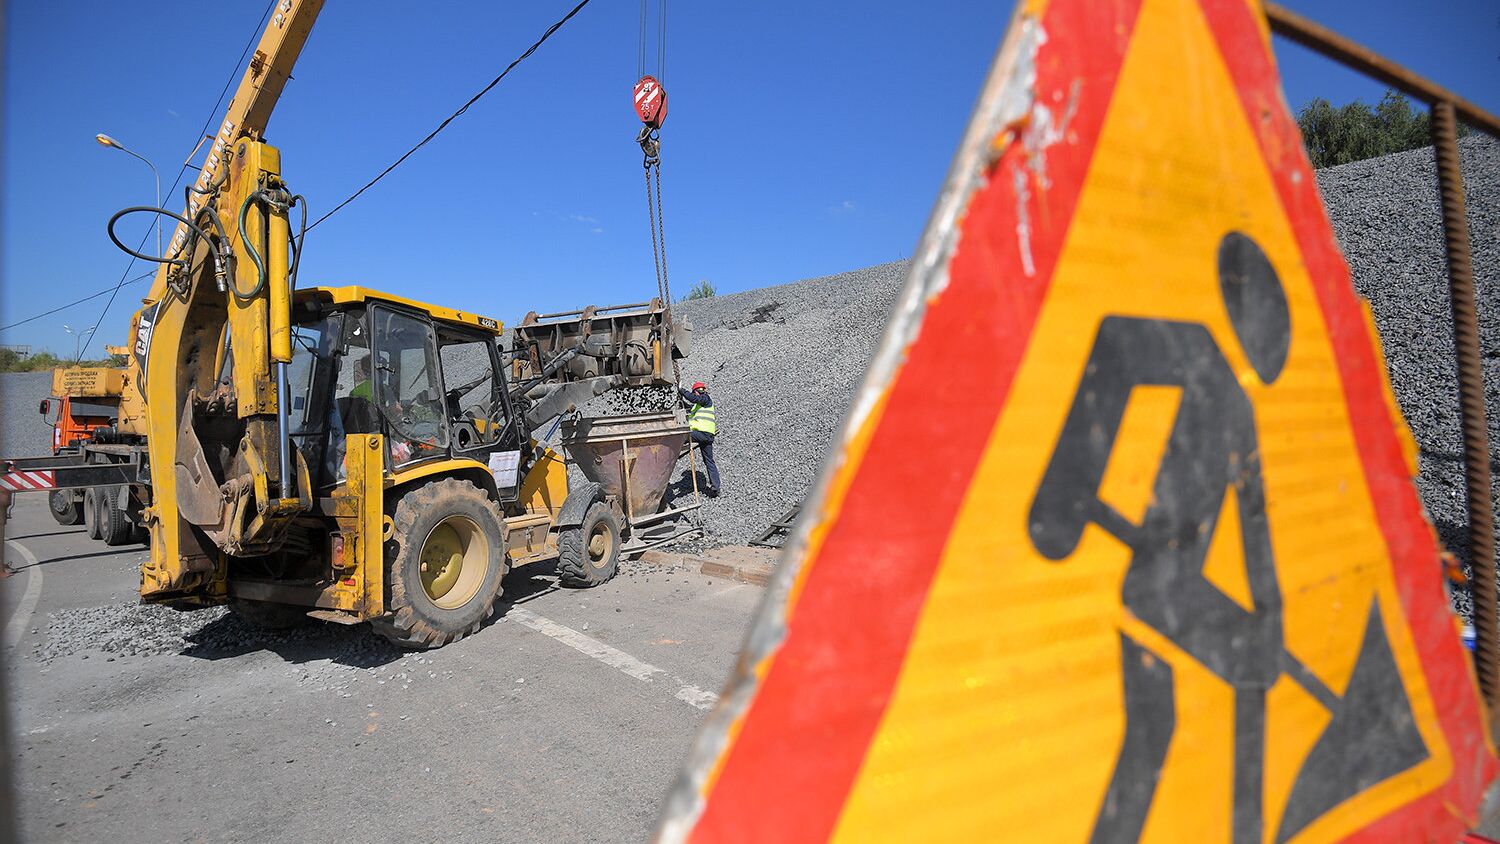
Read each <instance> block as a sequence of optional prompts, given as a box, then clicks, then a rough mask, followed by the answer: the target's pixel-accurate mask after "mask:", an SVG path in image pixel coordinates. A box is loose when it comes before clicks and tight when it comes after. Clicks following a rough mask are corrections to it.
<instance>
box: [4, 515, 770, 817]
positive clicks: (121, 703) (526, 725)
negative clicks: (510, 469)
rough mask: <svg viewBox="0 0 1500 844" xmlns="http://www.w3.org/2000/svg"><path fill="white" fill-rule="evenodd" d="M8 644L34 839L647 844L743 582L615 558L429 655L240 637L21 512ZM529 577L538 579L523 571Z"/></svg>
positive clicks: (15, 756) (733, 639)
mask: <svg viewBox="0 0 1500 844" xmlns="http://www.w3.org/2000/svg"><path fill="white" fill-rule="evenodd" d="M8 539H9V541H8V542H7V546H6V549H5V552H6V559H7V560H8V561H9V562H10V564H11V565H12V566H13V567H15V568H17V569H19V574H17V575H16V576H13V577H10V578H8V579H4V580H0V646H3V647H4V648H6V651H7V653H8V657H9V658H8V662H7V664H6V668H5V671H6V672H7V677H6V680H7V686H8V688H9V694H10V698H11V701H12V707H11V708H12V714H13V717H12V720H11V727H12V744H11V747H10V751H11V754H12V759H11V761H12V763H13V771H14V773H15V777H16V780H17V782H16V791H17V794H16V797H17V801H16V802H17V803H18V804H19V809H20V824H21V827H22V829H21V833H22V840H26V841H99V840H111V841H120V842H130V841H150V842H158V841H251V840H253V841H297V842H301V841H312V840H345V841H409V842H425V841H436V840H447V841H585V840H586V841H641V840H644V839H646V838H648V837H649V835H650V833H651V831H652V829H654V826H655V821H656V815H657V811H658V808H659V806H660V804H661V800H662V797H663V795H664V794H665V793H666V790H667V788H668V786H669V785H670V784H671V781H672V779H673V777H674V776H675V774H676V771H677V768H678V765H679V764H680V762H681V760H682V759H683V757H684V755H685V753H686V751H687V748H688V745H689V743H690V742H691V740H692V737H693V735H694V733H695V731H696V729H697V727H698V724H699V723H700V721H701V720H702V718H703V717H704V715H705V714H706V711H707V707H709V706H711V705H712V701H713V692H716V691H717V690H718V689H719V688H720V686H721V684H722V683H723V681H724V679H725V677H726V676H727V675H728V673H729V670H730V668H731V666H732V664H733V662H734V658H735V654H736V652H737V650H738V648H739V647H740V640H741V637H742V634H743V631H744V628H745V625H746V623H747V621H748V617H749V615H750V613H751V611H752V610H753V608H754V606H755V604H756V602H757V600H758V599H759V597H760V594H761V591H762V590H761V589H760V588H758V587H755V586H748V585H744V584H737V583H732V582H729V581H725V580H719V579H712V578H708V577H705V576H704V575H702V574H698V573H689V572H687V571H684V570H667V569H662V568H657V567H652V566H649V565H645V564H630V563H627V564H624V565H623V566H622V570H621V575H620V576H619V577H617V578H615V579H614V580H613V581H611V582H609V583H607V584H605V585H603V586H601V587H599V588H596V589H592V590H586V591H579V590H564V589H558V588H557V587H556V582H555V578H553V577H552V574H551V572H550V570H543V571H541V572H538V573H535V574H528V573H527V571H528V570H527V569H521V570H520V571H518V572H516V573H513V574H512V575H511V577H509V578H507V580H506V582H505V593H506V595H505V597H504V598H502V605H501V606H500V607H499V609H498V611H497V613H496V618H495V620H493V621H492V622H491V623H490V624H489V625H488V626H487V627H485V628H484V629H483V630H481V631H480V632H479V633H478V634H477V635H475V636H472V637H470V638H469V639H466V640H464V641H461V642H458V643H456V644H453V645H449V646H448V647H446V648H442V649H440V650H437V651H432V652H425V653H420V654H418V653H412V652H405V651H398V650H396V649H394V648H390V647H388V646H386V645H385V644H384V642H382V641H380V640H378V639H375V637H374V636H373V634H370V633H369V632H368V631H366V630H365V629H364V627H363V626H360V627H353V628H343V627H336V626H333V625H322V624H320V625H317V626H314V627H312V628H308V629H306V630H301V631H297V632H296V633H294V634H292V635H279V636H255V635H249V636H247V635H245V631H244V629H243V628H242V627H240V626H238V625H239V622H238V620H237V619H235V618H234V617H232V616H230V617H226V616H224V615H223V614H222V611H220V610H209V611H202V612H197V613H186V614H184V613H176V612H171V611H166V610H161V609H159V608H155V607H147V608H142V607H137V606H135V604H136V601H135V590H136V583H137V574H136V566H137V565H138V563H139V562H140V560H141V559H142V558H143V557H144V556H145V549H144V548H142V547H141V546H126V547H124V548H118V549H112V548H107V547H105V546H104V544H103V543H101V542H95V541H91V540H89V539H88V538H87V537H86V536H85V535H84V533H83V529H82V527H77V528H66V527H61V526H59V525H57V524H56V523H55V522H54V521H52V519H51V517H50V516H49V515H48V513H47V509H46V503H45V499H43V498H42V497H40V496H17V497H16V503H15V509H14V512H13V515H12V518H11V522H10V528H9V537H8ZM533 568H535V567H533Z"/></svg>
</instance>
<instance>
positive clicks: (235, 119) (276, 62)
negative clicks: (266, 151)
mask: <svg viewBox="0 0 1500 844" xmlns="http://www.w3.org/2000/svg"><path fill="white" fill-rule="evenodd" d="M322 10H323V0H277V3H276V8H275V9H274V10H273V11H272V12H271V19H270V20H269V21H267V23H266V29H265V32H263V33H261V36H260V41H259V42H258V43H257V44H256V46H255V52H254V53H253V54H252V55H251V57H250V64H249V65H248V66H247V67H246V68H245V75H244V76H243V77H242V78H241V79H240V85H239V87H238V88H237V89H235V92H234V98H233V99H231V100H230V101H229V108H228V109H227V110H226V111H225V113H224V120H223V121H222V122H221V123H220V124H219V130H218V132H216V133H215V134H214V135H213V145H212V146H210V147H209V150H208V155H207V156H205V157H204V160H203V167H202V168H201V169H199V171H198V176H197V178H195V179H194V180H193V187H192V190H191V191H190V192H189V196H190V197H191V198H190V200H189V201H188V204H187V213H186V214H185V215H184V216H186V217H187V218H188V219H189V220H192V219H196V216H197V214H198V211H199V210H201V209H202V207H203V205H204V204H205V203H206V202H207V201H208V199H209V193H211V191H210V185H212V184H214V181H215V179H216V178H217V174H218V172H219V170H220V168H221V167H223V166H225V165H226V163H227V161H228V157H229V156H228V152H229V151H230V150H231V149H233V148H234V142H235V141H236V140H238V139H240V138H253V139H256V140H259V139H261V138H263V137H264V136H265V131H266V124H267V123H268V122H270V119H271V111H272V110H273V109H275V108H276V101H277V100H278V99H280V97H281V91H282V89H283V88H285V87H286V81H287V80H288V79H290V78H291V76H292V66H293V65H295V64H296V63H297V57H298V56H299V55H301V53H302V47H303V45H304V44H306V43H307V36H308V34H309V33H311V32H312V27H313V22H314V21H316V20H317V18H318V13H319V12H321V11H322ZM187 237H188V228H187V226H185V225H183V224H182V223H178V224H177V229H176V231H174V232H173V233H172V240H171V241H170V246H169V247H168V249H167V254H168V255H173V256H175V255H178V254H180V253H181V251H182V248H183V246H184V245H186V243H187ZM172 267H173V265H172V264H162V265H161V266H160V268H159V269H158V270H157V273H156V279H155V280H154V281H153V282H152V283H151V292H150V293H149V294H147V296H146V301H147V302H148V303H149V302H156V301H159V300H160V299H161V297H162V296H163V295H164V294H165V292H166V289H167V281H168V277H169V275H170V273H171V271H172Z"/></svg>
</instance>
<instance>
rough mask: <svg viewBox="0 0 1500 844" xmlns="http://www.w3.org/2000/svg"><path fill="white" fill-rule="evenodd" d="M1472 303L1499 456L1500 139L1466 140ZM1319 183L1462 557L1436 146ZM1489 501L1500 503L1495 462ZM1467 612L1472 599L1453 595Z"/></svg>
mask: <svg viewBox="0 0 1500 844" xmlns="http://www.w3.org/2000/svg"><path fill="white" fill-rule="evenodd" d="M1460 146H1461V151H1462V156H1463V171H1464V179H1465V186H1466V188H1467V194H1468V215H1469V235H1470V239H1471V240H1472V242H1473V250H1474V251H1473V262H1474V277H1475V283H1476V286H1477V293H1478V300H1479V319H1480V326H1479V330H1480V337H1481V349H1482V354H1483V359H1484V370H1485V373H1484V374H1485V394H1486V404H1487V418H1488V420H1489V429H1490V446H1491V455H1492V456H1493V455H1495V454H1497V453H1500V451H1497V449H1500V143H1496V142H1494V141H1492V140H1490V139H1488V138H1483V137H1471V138H1469V139H1467V140H1465V141H1463V142H1462V143H1461V145H1460ZM1318 187H1319V188H1320V189H1321V191H1322V194H1323V202H1324V204H1325V205H1326V206H1327V207H1328V215H1329V218H1330V219H1331V220H1332V221H1333V227H1334V231H1335V232H1336V233H1337V235H1338V240H1339V246H1340V247H1341V248H1342V249H1343V252H1344V256H1345V258H1346V260H1348V262H1349V267H1350V269H1351V270H1352V271H1353V273H1354V286H1355V288H1356V289H1358V291H1359V293H1360V295H1361V296H1364V297H1365V298H1366V299H1368V300H1369V302H1370V305H1371V309H1372V310H1373V311H1374V314H1375V324H1376V327H1377V328H1378V329H1379V331H1380V339H1381V343H1382V345H1383V347H1384V351H1385V358H1386V364H1387V366H1388V367H1389V369H1390V375H1391V382H1392V385H1393V387H1394V389H1395V393H1396V400H1397V402H1399V403H1400V405H1401V411H1402V413H1403V414H1404V415H1405V417H1406V421H1407V424H1408V425H1410V426H1411V429H1412V433H1413V435H1414V436H1415V437H1416V441H1417V445H1418V448H1419V452H1420V466H1421V473H1420V474H1419V475H1418V477H1417V488H1418V489H1419V490H1420V492H1421V495H1422V503H1423V504H1424V505H1425V506H1426V509H1427V514H1428V517H1429V518H1431V519H1432V521H1433V524H1434V525H1435V526H1436V527H1437V531H1438V535H1439V537H1440V538H1441V539H1442V541H1443V544H1444V545H1446V546H1447V547H1448V548H1449V549H1450V550H1452V551H1453V552H1454V554H1455V555H1456V556H1458V557H1459V559H1460V560H1462V561H1464V563H1465V564H1466V565H1467V563H1468V560H1469V543H1468V538H1467V536H1466V535H1465V534H1466V530H1467V529H1466V527H1465V526H1466V524H1467V521H1468V519H1467V516H1466V512H1467V511H1466V508H1467V506H1468V504H1467V495H1466V494H1465V491H1464V479H1463V440H1462V434H1461V431H1460V427H1459V426H1460V416H1459V405H1458V380H1457V375H1456V373H1455V369H1454V360H1453V331H1452V327H1451V321H1452V315H1451V313H1450V311H1449V300H1448V272H1447V264H1446V258H1445V257H1444V254H1445V253H1444V249H1443V228H1442V217H1441V215H1440V211H1439V206H1438V194H1437V177H1436V171H1435V169H1434V164H1433V156H1432V150H1431V148H1428V149H1419V150H1412V151H1410V152H1403V153H1397V154H1395V155H1388V156H1385V157H1383V158H1378V159H1372V160H1370V161H1359V162H1355V163H1353V164H1345V165H1343V166H1340V167H1330V168H1327V169H1325V170H1320V171H1319V172H1318ZM1492 469H1493V470H1494V471H1495V472H1496V474H1495V479H1496V480H1497V484H1496V486H1495V495H1496V499H1497V500H1500V461H1492ZM1455 603H1456V604H1457V605H1458V609H1459V610H1460V612H1463V613H1464V614H1465V615H1467V614H1468V596H1467V595H1466V594H1460V595H1456V596H1455Z"/></svg>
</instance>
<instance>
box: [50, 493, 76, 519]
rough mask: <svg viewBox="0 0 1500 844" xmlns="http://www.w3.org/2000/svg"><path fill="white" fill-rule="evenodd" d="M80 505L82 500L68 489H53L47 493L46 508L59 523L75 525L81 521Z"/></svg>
mask: <svg viewBox="0 0 1500 844" xmlns="http://www.w3.org/2000/svg"><path fill="white" fill-rule="evenodd" d="M82 505H83V502H81V501H79V500H78V497H77V496H75V495H74V494H73V491H72V490H70V489H54V490H52V491H51V492H49V493H47V508H48V509H50V510H51V511H52V518H53V519H56V520H57V523H58V524H60V525H76V524H78V523H79V522H81V521H83V506H82Z"/></svg>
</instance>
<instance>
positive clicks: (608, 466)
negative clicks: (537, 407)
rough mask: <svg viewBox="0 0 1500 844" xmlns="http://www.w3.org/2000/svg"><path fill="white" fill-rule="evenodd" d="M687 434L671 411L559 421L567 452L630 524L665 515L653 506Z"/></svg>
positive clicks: (660, 495)
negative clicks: (623, 513)
mask: <svg viewBox="0 0 1500 844" xmlns="http://www.w3.org/2000/svg"><path fill="white" fill-rule="evenodd" d="M687 438H688V426H687V425H686V424H685V423H684V422H683V421H682V419H681V417H680V416H678V414H676V413H673V412H667V413H642V414H636V415H631V416H598V417H593V418H578V419H566V420H564V421H563V425H562V446H563V448H564V449H566V450H567V452H568V456H569V458H570V459H571V460H572V461H573V462H574V463H575V464H577V466H578V468H579V469H580V470H581V471H582V472H583V474H584V476H585V477H587V478H588V479H589V480H591V481H593V482H594V483H597V484H599V485H600V486H602V487H603V488H604V492H605V494H606V495H609V496H612V497H614V498H615V500H617V501H619V502H620V506H621V508H622V509H623V510H624V512H625V518H626V520H627V521H628V522H629V523H630V524H631V525H632V526H637V525H642V524H646V523H648V522H653V521H657V517H660V516H662V515H664V514H659V513H657V509H658V508H659V507H660V506H661V500H662V496H663V495H664V494H665V493H666V490H667V484H668V483H669V482H670V481H671V479H672V471H673V468H674V467H675V466H676V465H677V455H678V453H679V452H681V451H682V447H683V445H684V444H685V443H686V442H687ZM691 506H696V505H691ZM691 506H690V507H685V508H677V509H676V510H673V511H671V512H680V511H681V510H686V509H691Z"/></svg>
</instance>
